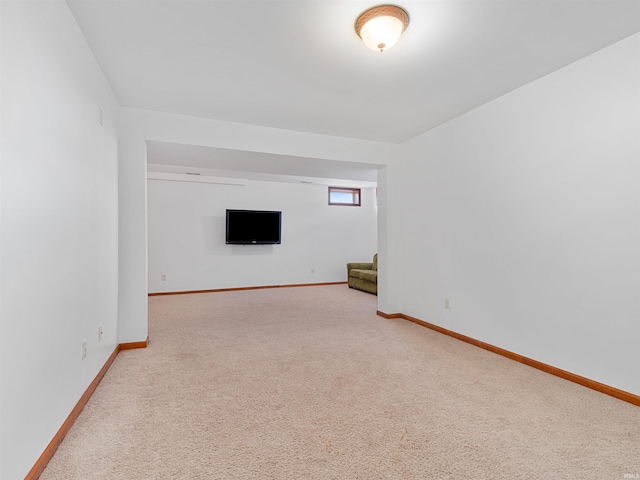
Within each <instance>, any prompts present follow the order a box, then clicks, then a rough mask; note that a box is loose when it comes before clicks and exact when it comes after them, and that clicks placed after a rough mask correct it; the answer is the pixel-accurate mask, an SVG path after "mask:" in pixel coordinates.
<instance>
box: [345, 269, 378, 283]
mask: <svg viewBox="0 0 640 480" xmlns="http://www.w3.org/2000/svg"><path fill="white" fill-rule="evenodd" d="M349 276H350V277H353V278H358V279H360V280H366V281H367V282H372V283H377V282H378V272H376V271H375V270H360V269H358V268H353V269H351V271H350V272H349Z"/></svg>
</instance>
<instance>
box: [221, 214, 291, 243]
mask: <svg viewBox="0 0 640 480" xmlns="http://www.w3.org/2000/svg"><path fill="white" fill-rule="evenodd" d="M281 222H282V212H270V211H264V210H227V239H226V243H228V244H235V245H272V244H278V243H280V226H281Z"/></svg>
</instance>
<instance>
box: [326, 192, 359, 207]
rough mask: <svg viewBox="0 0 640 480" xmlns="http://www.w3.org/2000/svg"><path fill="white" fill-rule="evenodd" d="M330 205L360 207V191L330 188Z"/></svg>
mask: <svg viewBox="0 0 640 480" xmlns="http://www.w3.org/2000/svg"><path fill="white" fill-rule="evenodd" d="M329 205H350V206H353V207H359V206H360V189H359V188H346V187H329Z"/></svg>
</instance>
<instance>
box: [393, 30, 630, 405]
mask: <svg viewBox="0 0 640 480" xmlns="http://www.w3.org/2000/svg"><path fill="white" fill-rule="evenodd" d="M402 151H403V153H402V158H403V161H402V162H401V170H402V174H401V175H400V176H399V177H398V178H396V179H391V182H393V184H395V185H396V186H398V185H401V186H402V192H404V194H403V195H404V198H402V203H401V205H402V207H401V208H396V207H394V206H393V205H391V212H390V213H389V215H393V216H401V217H403V225H404V228H403V229H402V231H392V232H391V233H390V234H389V235H390V236H392V237H395V240H394V242H393V243H392V244H391V248H393V249H394V251H395V252H396V253H395V254H394V255H396V256H397V255H398V254H399V253H398V251H399V250H402V254H403V255H404V257H400V258H403V260H402V262H403V266H402V271H403V279H404V280H403V285H402V296H401V299H400V303H401V304H402V309H403V312H404V313H406V314H408V315H412V316H415V317H418V318H420V319H423V320H425V321H428V322H432V323H435V324H437V325H441V326H443V327H445V328H448V329H451V330H454V331H456V332H460V333H462V334H465V335H469V336H471V337H474V338H477V339H480V340H482V341H485V342H488V343H490V344H493V345H497V346H499V347H502V348H505V349H507V350H510V351H513V352H516V353H519V354H522V355H525V356H527V357H531V358H534V359H536V360H539V361H541V362H544V363H547V364H551V365H553V366H555V367H559V368H561V369H564V370H568V371H570V372H573V373H576V374H578V375H582V376H585V377H588V378H590V379H593V380H596V381H599V382H602V383H605V384H607V385H611V386H614V387H617V388H620V389H622V390H625V391H628V392H631V393H635V394H640V359H639V358H640V357H638V345H640V322H639V321H638V319H639V318H640V295H639V292H640V202H639V200H640V198H639V195H638V192H639V191H640V179H639V173H640V172H639V169H640V35H634V36H632V37H630V38H628V39H626V40H623V41H621V42H619V43H617V44H614V45H613V46H611V47H609V48H606V49H604V50H601V51H599V52H597V53H595V54H593V55H591V56H588V57H586V58H584V59H582V60H580V61H578V62H576V63H574V64H572V65H569V66H567V67H566V68H563V69H562V70H559V71H557V72H555V73H553V74H551V75H548V76H546V77H544V78H541V79H539V80H537V81H535V82H533V83H531V84H529V85H526V86H524V87H522V88H520V89H518V90H516V91H513V92H511V93H510V94H507V95H505V96H503V97H501V98H499V99H497V100H495V101H493V102H491V103H489V104H486V105H484V106H482V107H480V108H478V109H476V110H474V111H472V112H469V113H467V114H465V115H463V116H461V117H459V118H457V119H455V120H453V121H451V122H449V123H447V124H445V125H442V126H440V127H438V128H436V129H433V130H431V131H429V132H427V133H425V134H422V135H420V136H419V137H417V138H415V139H413V140H412V141H410V142H407V143H406V144H405V145H403V146H402ZM398 190H399V189H398ZM401 195H402V194H401V193H398V194H397V196H401ZM445 298H449V299H451V309H450V310H446V309H444V299H445Z"/></svg>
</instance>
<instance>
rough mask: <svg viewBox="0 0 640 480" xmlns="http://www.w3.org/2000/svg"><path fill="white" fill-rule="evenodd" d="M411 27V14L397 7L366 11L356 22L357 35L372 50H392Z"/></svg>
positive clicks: (388, 6) (374, 8)
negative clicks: (409, 26)
mask: <svg viewBox="0 0 640 480" xmlns="http://www.w3.org/2000/svg"><path fill="white" fill-rule="evenodd" d="M407 25H409V14H408V13H407V12H406V10H404V9H403V8H400V7H397V6H395V5H378V6H377V7H373V8H370V9H369V10H365V11H364V12H362V13H361V14H360V16H359V17H358V19H357V20H356V25H355V27H356V33H357V34H358V36H359V37H360V38H361V39H362V41H363V42H364V44H365V45H366V46H367V47H369V48H370V49H371V50H379V51H381V52H382V51H384V50H386V49H388V48H391V47H392V46H393V45H394V44H395V43H396V42H397V41H398V39H399V38H400V35H402V32H404V31H405V29H406V28H407Z"/></svg>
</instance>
